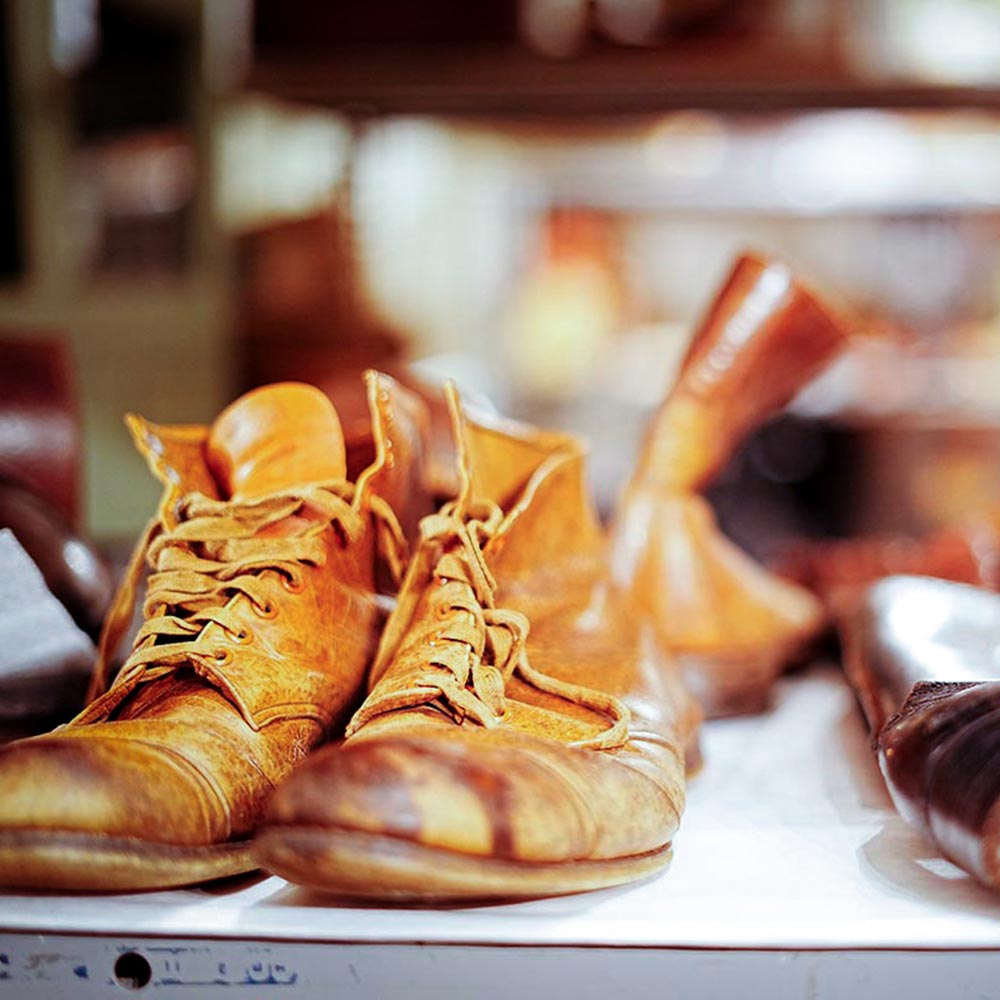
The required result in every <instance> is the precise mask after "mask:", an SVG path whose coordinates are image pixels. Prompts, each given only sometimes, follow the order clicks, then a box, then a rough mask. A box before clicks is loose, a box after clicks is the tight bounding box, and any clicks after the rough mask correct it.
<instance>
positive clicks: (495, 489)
mask: <svg viewBox="0 0 1000 1000" xmlns="http://www.w3.org/2000/svg"><path fill="white" fill-rule="evenodd" d="M451 405H452V410H453V418H454V422H455V428H456V429H455V434H456V439H457V440H458V442H459V445H460V472H461V481H462V487H461V490H460V492H459V494H458V496H457V497H456V498H455V499H454V500H453V501H451V502H450V503H447V504H446V505H445V506H444V507H443V508H442V509H441V510H440V511H439V512H438V513H437V514H434V515H432V516H430V517H427V518H425V519H424V520H423V522H422V524H421V541H420V542H419V544H418V547H417V549H416V551H415V554H414V556H413V559H412V561H411V563H410V567H409V569H408V571H407V575H406V578H405V580H404V583H403V586H402V588H401V590H400V595H399V603H398V606H397V608H396V610H395V611H394V613H393V614H392V616H391V617H390V619H389V622H388V624H387V626H386V630H385V633H384V634H383V637H382V641H381V644H380V646H379V654H378V657H377V659H376V663H375V666H374V667H373V670H372V683H371V692H370V694H369V696H368V698H367V700H366V701H365V702H364V704H363V705H362V707H361V709H360V711H359V712H358V713H357V714H356V715H355V716H354V718H353V720H352V721H351V724H350V726H349V728H348V735H347V739H346V742H345V743H344V744H343V745H342V746H340V747H337V746H330V747H326V748H324V749H323V750H322V751H320V752H319V753H318V754H316V755H315V756H314V757H312V758H311V759H310V760H308V761H307V762H306V763H305V765H303V766H302V767H301V768H299V769H298V770H297V771H296V773H295V774H294V775H292V777H291V778H290V779H289V780H288V781H286V782H285V784H284V785H282V786H281V788H280V789H279V790H278V791H277V793H276V794H275V797H274V798H273V800H272V804H271V807H270V808H269V811H268V819H267V820H266V822H265V825H264V826H263V827H262V830H261V833H260V834H259V835H258V838H257V841H256V845H255V848H254V853H255V857H256V858H257V860H258V861H259V862H260V864H261V866H262V867H265V868H268V869H270V870H271V871H274V872H276V873H278V874H280V875H282V876H284V877H286V878H288V879H290V880H291V881H293V882H297V883H300V884H302V885H306V886H310V887H313V888H317V889H322V890H328V891H333V892H337V893H341V894H346V895H349V896H357V897H365V898H371V899H416V900H425V901H427V900H443V899H461V898H490V897H505V898H514V897H529V896H539V895H547V894H556V893H567V892H575V891H579V890H583V889H592V888H597V887H601V886H608V885H614V884H617V883H620V882H626V881H629V880H632V879H636V878H639V877H641V876H644V875H647V874H649V873H651V872H654V871H657V870H658V869H661V868H663V867H664V866H665V865H666V864H667V863H668V861H669V859H670V856H671V842H672V839H673V836H674V832H675V831H676V829H677V825H678V821H679V818H680V814H681V810H682V808H683V800H684V761H683V753H682V751H681V748H680V747H679V745H678V744H677V742H676V740H675V738H674V734H673V725H672V720H671V718H670V717H669V715H668V714H667V708H668V706H669V704H670V702H669V695H668V694H667V693H666V692H664V690H663V687H662V679H661V669H662V665H661V664H660V663H659V659H658V651H657V649H656V647H655V646H654V645H653V644H652V643H651V642H645V641H644V640H643V638H642V637H641V636H640V634H639V633H638V632H637V630H636V629H635V627H634V625H633V620H632V617H631V615H630V614H629V613H628V610H627V608H626V607H625V606H624V605H623V604H622V603H621V602H620V600H619V599H618V598H617V597H616V596H615V594H614V593H613V592H612V591H611V589H610V587H609V586H608V574H607V568H606V560H605V551H606V550H605V539H604V537H603V535H602V532H601V529H600V526H599V524H598V521H597V519H596V517H595V515H594V512H593V510H592V508H591V506H590V503H589V501H588V498H587V496H586V489H585V482H584V457H583V454H582V451H581V449H580V448H579V446H578V445H577V444H576V443H575V442H574V441H573V440H572V439H570V438H566V437H562V436H559V435H555V434H545V433H542V432H537V431H534V430H531V429H527V428H522V427H517V426H515V425H506V424H505V425H504V426H502V427H500V426H489V425H487V424H482V423H477V422H474V421H471V420H467V419H465V418H463V417H462V416H461V415H460V413H459V410H458V404H457V401H456V397H454V395H452V397H451ZM529 623H530V634H529Z"/></svg>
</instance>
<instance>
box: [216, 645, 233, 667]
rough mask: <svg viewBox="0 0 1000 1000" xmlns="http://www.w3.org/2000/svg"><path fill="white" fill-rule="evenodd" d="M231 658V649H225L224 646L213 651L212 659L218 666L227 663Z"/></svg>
mask: <svg viewBox="0 0 1000 1000" xmlns="http://www.w3.org/2000/svg"><path fill="white" fill-rule="evenodd" d="M232 658H233V651H232V650H231V649H226V648H225V647H224V646H222V647H220V648H219V649H217V650H216V651H215V655H214V656H213V657H212V659H214V660H215V662H216V663H217V664H219V666H223V665H224V664H226V663H228V662H229V661H230V660H231V659H232Z"/></svg>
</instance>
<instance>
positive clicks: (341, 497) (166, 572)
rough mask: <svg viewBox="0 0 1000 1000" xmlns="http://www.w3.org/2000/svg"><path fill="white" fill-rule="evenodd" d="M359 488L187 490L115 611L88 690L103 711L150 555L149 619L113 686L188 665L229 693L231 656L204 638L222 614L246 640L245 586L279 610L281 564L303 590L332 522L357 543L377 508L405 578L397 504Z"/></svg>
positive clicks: (136, 566) (381, 533) (139, 550)
mask: <svg viewBox="0 0 1000 1000" xmlns="http://www.w3.org/2000/svg"><path fill="white" fill-rule="evenodd" d="M354 496H355V486H354V485H353V484H352V483H349V482H346V481H342V480H338V481H333V482H328V483H322V484H316V485H314V486H308V487H305V488H297V489H295V490H289V491H283V492H279V493H272V494H269V495H267V496H263V497H259V498H254V499H252V500H246V501H232V500H229V501H222V500H212V499H210V498H209V497H206V496H204V495H202V494H200V493H192V494H188V495H187V496H185V497H183V498H181V499H180V500H179V501H178V503H177V505H176V508H175V511H176V523H175V524H174V525H173V526H172V527H167V525H166V523H165V519H164V517H163V515H162V512H161V514H160V515H159V516H157V517H156V518H154V519H153V520H152V521H151V522H150V524H149V526H148V527H147V529H146V531H145V533H144V535H143V537H142V539H141V540H140V542H139V544H138V546H137V547H136V550H135V552H134V554H133V556H132V560H131V563H130V565H129V568H128V571H127V573H126V577H125V581H124V582H123V584H122V586H121V588H120V589H119V592H118V597H117V598H116V601H115V605H114V606H113V607H112V610H111V612H110V614H109V616H108V620H107V623H106V625H105V629H104V632H103V633H102V636H101V643H100V647H99V650H98V659H97V664H96V666H95V669H94V675H93V677H92V679H91V686H90V691H89V692H88V702H91V703H92V704H91V708H92V709H94V710H95V711H96V714H97V715H99V714H100V708H99V706H98V705H94V704H93V702H94V701H95V700H96V699H97V698H99V696H101V695H102V694H104V692H105V690H106V688H107V682H108V672H109V669H110V668H109V661H110V657H111V655H112V654H113V652H114V650H115V648H116V647H117V644H118V641H119V640H120V638H121V635H122V632H123V630H124V627H126V626H127V623H128V622H129V621H130V620H131V617H132V612H133V608H134V605H135V594H136V590H137V587H138V582H139V578H140V576H141V573H142V569H143V566H144V564H148V566H149V568H150V570H151V572H150V575H149V578H148V581H147V596H146V599H145V601H144V603H143V615H144V618H145V621H144V623H143V625H142V627H141V628H140V629H139V631H138V633H137V634H136V637H135V640H134V642H133V646H132V652H131V654H130V655H129V657H128V659H127V660H126V662H125V664H124V666H123V667H122V669H121V671H120V672H119V674H118V676H117V677H116V678H115V681H114V684H113V685H112V689H114V688H118V687H121V686H126V687H134V686H135V682H136V681H137V680H141V681H151V680H155V679H156V678H158V677H161V676H163V675H165V674H167V673H169V672H170V671H172V670H175V669H177V668H178V667H180V666H188V667H191V668H192V669H193V670H194V671H195V672H196V673H198V674H199V675H200V676H202V677H203V678H204V679H206V680H207V681H208V682H209V683H212V684H214V685H215V686H217V687H219V688H220V689H221V690H223V692H224V693H226V692H227V691H228V683H227V681H226V679H225V676H224V674H223V673H221V672H220V670H219V667H220V666H222V665H224V662H225V658H224V657H223V658H222V659H221V660H220V657H219V656H218V654H217V653H216V652H215V651H212V650H209V649H206V648H205V647H204V646H203V645H200V644H199V642H198V640H199V638H200V636H201V633H202V631H203V630H204V629H205V627H206V626H208V625H209V624H212V623H214V624H216V625H218V626H220V627H221V628H222V629H224V630H225V632H226V633H227V635H229V636H231V637H234V638H236V639H237V641H239V640H240V639H241V638H242V635H241V626H240V624H239V623H238V621H237V618H236V616H237V614H238V611H237V609H236V608H234V607H231V606H230V601H231V598H233V597H234V596H236V595H238V594H242V595H244V596H245V597H246V598H247V599H248V600H249V601H250V603H251V605H252V607H253V608H254V610H255V611H256V612H257V613H258V614H260V615H261V616H262V617H264V618H269V617H272V616H273V614H274V612H275V609H274V608H273V607H272V606H271V605H270V603H269V598H268V592H267V583H266V582H265V581H264V580H263V579H262V578H261V575H260V574H261V573H262V572H263V571H265V570H273V571H275V572H277V573H279V574H280V575H281V579H282V583H283V584H284V585H285V586H286V589H288V590H289V591H290V592H292V593H295V592H297V591H298V590H299V589H300V588H301V586H302V566H303V565H312V566H321V565H322V564H323V561H324V559H325V554H324V545H323V540H322V538H321V536H322V534H323V532H324V531H325V530H326V528H327V527H328V525H330V524H331V523H332V524H336V525H337V526H339V529H340V530H341V531H342V532H343V534H344V536H345V538H346V539H347V541H348V543H350V542H353V541H355V540H357V539H358V538H359V537H360V535H361V534H362V532H363V531H364V527H365V518H366V515H367V514H368V513H369V512H370V513H371V515H372V516H373V518H374V521H375V531H376V545H377V548H378V551H379V553H380V555H381V556H382V558H383V559H385V561H386V563H387V565H388V567H389V570H390V572H391V573H392V575H393V577H394V578H395V579H396V581H397V582H398V580H399V578H400V576H401V574H402V567H403V565H404V563H405V550H406V541H405V539H404V538H403V534H402V531H401V529H400V527H399V523H398V521H397V519H396V517H395V515H394V513H393V511H392V509H391V508H390V507H389V505H388V504H387V503H386V502H385V501H384V500H382V498H381V497H379V496H377V495H375V494H371V493H369V494H368V495H367V496H366V500H365V504H366V509H364V510H360V509H358V508H357V507H356V506H355V505H354V504H352V502H351V501H352V500H353V499H354ZM305 509H308V510H309V511H310V512H311V513H312V514H313V515H314V516H313V517H310V518H309V520H308V522H307V523H306V524H304V525H303V527H302V529H301V530H299V531H296V532H293V533H291V534H288V535H284V536H280V537H263V538H262V537H260V534H261V532H262V531H264V530H265V529H266V528H267V527H269V526H270V525H273V524H277V523H278V522H280V521H283V520H285V519H286V518H288V517H290V516H292V515H293V514H296V513H297V512H300V511H302V510H305ZM316 514H318V515H319V516H318V517H317V516H315V515H316ZM109 693H110V692H109ZM88 712H89V710H88ZM91 714H94V713H91Z"/></svg>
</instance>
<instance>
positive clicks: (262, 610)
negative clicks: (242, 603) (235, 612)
mask: <svg viewBox="0 0 1000 1000" xmlns="http://www.w3.org/2000/svg"><path fill="white" fill-rule="evenodd" d="M253 612H254V614H255V615H256V616H257V617H258V618H277V616H278V609H277V608H276V607H275V606H274V605H273V604H271V602H270V601H268V603H267V604H265V605H264V606H263V607H261V606H260V605H258V604H255V605H254V606H253Z"/></svg>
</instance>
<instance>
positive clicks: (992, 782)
mask: <svg viewBox="0 0 1000 1000" xmlns="http://www.w3.org/2000/svg"><path fill="white" fill-rule="evenodd" d="M840 633H841V637H842V640H843V646H844V666H845V668H846V670H847V675H848V677H849V678H850V680H851V684H852V686H853V687H854V690H855V692H856V693H857V695H858V700H859V701H860V702H861V706H862V708H863V710H864V712H865V715H866V717H867V719H868V724H869V726H870V727H871V730H872V735H873V739H874V745H875V749H876V752H877V753H878V759H879V765H880V767H881V769H882V774H883V775H884V776H885V780H886V784H887V785H888V787H889V791H890V793H891V795H892V799H893V802H894V803H895V805H896V808H897V809H898V810H899V812H900V814H901V815H902V816H903V818H904V819H906V820H907V821H908V822H910V823H912V824H913V825H915V826H916V827H917V828H918V829H920V830H921V831H922V832H923V833H924V834H925V836H927V838H928V839H929V840H931V841H933V842H934V843H935V844H936V845H937V846H938V848H939V849H940V851H941V853H942V854H944V856H945V857H947V858H949V859H950V860H951V861H953V862H955V864H957V865H959V866H960V867H961V868H964V869H965V870H966V871H967V872H969V873H970V874H971V875H973V876H975V877H976V878H977V879H979V881H981V882H983V883H984V884H986V885H988V886H990V887H992V888H994V889H997V888H1000V662H998V660H997V649H998V648H1000V595H997V594H994V593H991V592H990V591H986V590H980V589H978V588H976V587H969V586H966V585H964V584H958V583H949V582H945V581H943V580H934V579H930V578H928V577H916V576H895V577H889V578H887V579H885V580H882V581H881V582H879V583H877V584H875V585H874V586H873V587H871V588H870V589H869V590H868V591H867V592H866V594H865V595H864V598H863V599H862V600H861V602H860V604H859V605H858V606H857V607H856V608H855V609H854V610H853V611H852V612H851V613H850V614H848V615H845V617H843V618H842V619H841V622H840Z"/></svg>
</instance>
